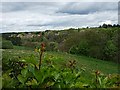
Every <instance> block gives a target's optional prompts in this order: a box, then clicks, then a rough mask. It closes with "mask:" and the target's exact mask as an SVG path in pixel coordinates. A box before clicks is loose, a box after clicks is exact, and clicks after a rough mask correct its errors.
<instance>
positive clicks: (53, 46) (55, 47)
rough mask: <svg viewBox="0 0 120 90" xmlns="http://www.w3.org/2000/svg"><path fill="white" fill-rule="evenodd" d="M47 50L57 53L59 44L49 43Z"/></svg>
mask: <svg viewBox="0 0 120 90" xmlns="http://www.w3.org/2000/svg"><path fill="white" fill-rule="evenodd" d="M47 50H48V51H57V50H58V43H56V42H50V43H48V45H47Z"/></svg>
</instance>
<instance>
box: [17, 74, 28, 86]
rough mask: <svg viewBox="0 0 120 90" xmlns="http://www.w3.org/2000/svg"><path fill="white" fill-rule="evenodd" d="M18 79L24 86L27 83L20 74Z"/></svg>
mask: <svg viewBox="0 0 120 90" xmlns="http://www.w3.org/2000/svg"><path fill="white" fill-rule="evenodd" d="M17 78H18V80H19V81H20V82H21V83H22V84H24V83H25V81H26V80H25V78H24V77H22V75H20V74H19V75H18V76H17Z"/></svg>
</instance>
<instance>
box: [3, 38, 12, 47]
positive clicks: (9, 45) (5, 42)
mask: <svg viewBox="0 0 120 90" xmlns="http://www.w3.org/2000/svg"><path fill="white" fill-rule="evenodd" d="M2 49H13V44H12V42H11V41H8V40H3V41H2Z"/></svg>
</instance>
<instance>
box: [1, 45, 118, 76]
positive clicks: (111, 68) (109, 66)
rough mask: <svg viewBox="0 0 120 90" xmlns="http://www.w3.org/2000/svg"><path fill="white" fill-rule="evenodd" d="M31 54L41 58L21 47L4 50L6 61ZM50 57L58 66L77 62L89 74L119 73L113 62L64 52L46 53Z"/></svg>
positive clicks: (45, 55)
mask: <svg viewBox="0 0 120 90" xmlns="http://www.w3.org/2000/svg"><path fill="white" fill-rule="evenodd" d="M31 54H35V55H36V57H39V54H37V53H36V52H34V51H33V50H30V49H27V50H25V48H24V47H20V48H19V47H15V49H6V50H3V58H4V59H6V60H7V59H9V58H13V57H15V58H17V57H19V56H20V57H26V56H30V55H31ZM50 56H53V58H52V60H54V62H55V63H56V64H57V65H64V64H66V63H68V61H69V60H76V65H77V67H78V68H84V69H86V71H88V72H93V71H95V70H100V71H101V72H103V73H105V74H112V73H118V64H116V63H113V62H108V61H102V60H97V59H94V58H89V57H85V56H77V55H71V54H68V53H62V52H45V53H44V58H45V57H50ZM4 59H3V60H4ZM43 60H44V59H43Z"/></svg>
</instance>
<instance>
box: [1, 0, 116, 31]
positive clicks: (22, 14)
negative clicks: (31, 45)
mask: <svg viewBox="0 0 120 90" xmlns="http://www.w3.org/2000/svg"><path fill="white" fill-rule="evenodd" d="M117 19H118V3H117V2H34V3H33V2H4V3H2V6H0V24H2V27H1V28H0V33H4V32H24V31H44V30H54V29H55V30H57V29H59V30H61V29H66V28H80V27H87V26H91V27H93V26H99V25H100V24H101V23H103V22H104V23H106V22H110V23H111V24H117V23H118V20H117Z"/></svg>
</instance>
